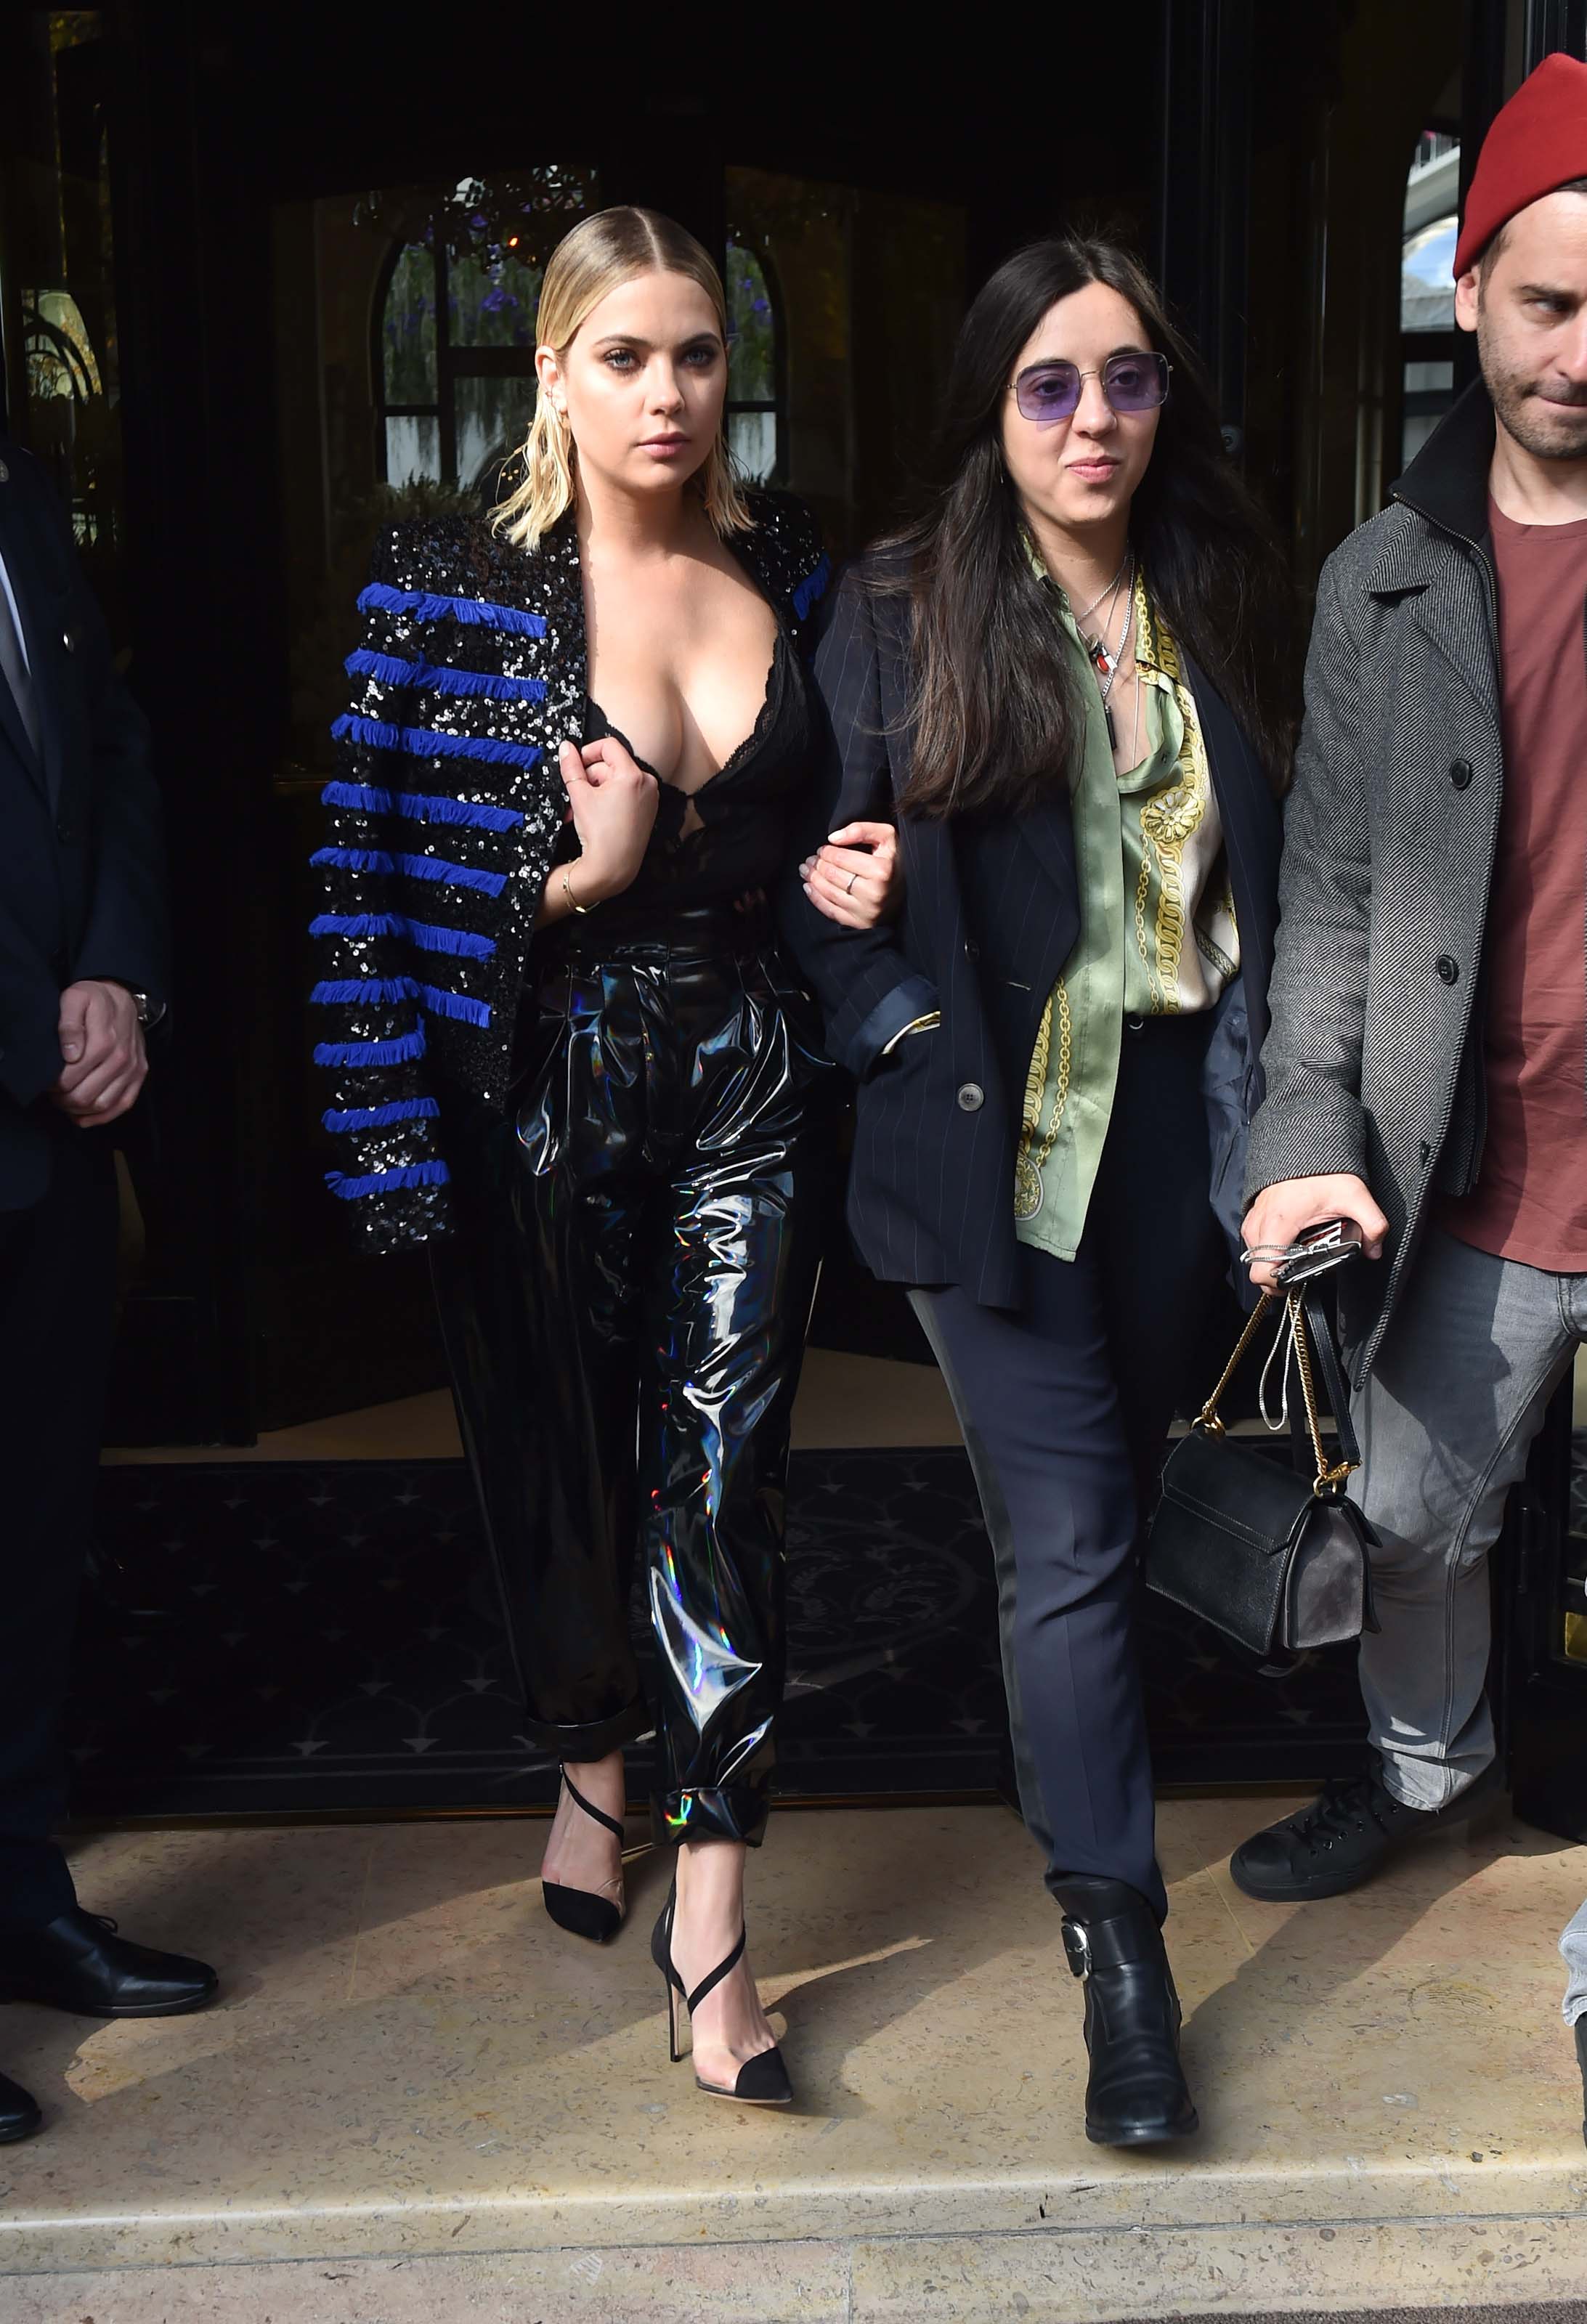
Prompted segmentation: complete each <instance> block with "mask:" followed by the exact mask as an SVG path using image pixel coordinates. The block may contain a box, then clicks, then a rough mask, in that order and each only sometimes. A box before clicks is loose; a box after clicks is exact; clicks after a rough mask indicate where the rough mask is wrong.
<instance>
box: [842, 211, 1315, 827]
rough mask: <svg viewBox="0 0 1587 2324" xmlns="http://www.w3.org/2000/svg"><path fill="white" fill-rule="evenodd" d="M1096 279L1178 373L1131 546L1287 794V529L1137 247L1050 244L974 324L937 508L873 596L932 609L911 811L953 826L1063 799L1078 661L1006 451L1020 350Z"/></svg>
mask: <svg viewBox="0 0 1587 2324" xmlns="http://www.w3.org/2000/svg"><path fill="white" fill-rule="evenodd" d="M1088 282H1103V283H1106V284H1107V286H1108V287H1109V289H1110V290H1113V291H1118V293H1119V295H1120V296H1121V298H1123V299H1126V300H1128V301H1129V302H1130V306H1131V307H1133V308H1134V309H1135V311H1136V313H1137V314H1138V315H1139V316H1140V320H1141V323H1142V325H1143V326H1144V328H1145V331H1146V336H1147V338H1148V340H1149V344H1150V345H1151V346H1153V347H1154V348H1155V349H1157V350H1158V353H1159V354H1162V355H1167V357H1168V359H1169V361H1170V363H1171V364H1173V366H1174V369H1173V376H1172V384H1171V390H1170V393H1169V396H1168V401H1167V403H1166V404H1165V405H1164V407H1163V414H1162V418H1161V420H1160V421H1159V422H1158V434H1157V439H1156V443H1155V446H1154V447H1153V451H1152V457H1151V461H1150V464H1149V466H1148V468H1147V471H1146V474H1145V475H1143V476H1142V478H1141V480H1140V485H1139V486H1138V488H1137V490H1136V493H1135V501H1134V505H1133V508H1132V510H1131V512H1130V535H1131V539H1132V540H1133V543H1134V546H1135V549H1136V550H1137V552H1138V554H1139V555H1140V558H1141V561H1142V563H1143V565H1144V567H1145V570H1146V575H1147V578H1148V583H1149V587H1150V589H1151V593H1152V596H1153V600H1154V602H1155V604H1157V606H1158V609H1159V610H1160V612H1161V613H1162V615H1163V618H1164V620H1165V621H1166V622H1167V627H1168V629H1169V631H1170V632H1171V633H1172V634H1173V636H1174V637H1175V638H1176V640H1177V641H1179V642H1180V643H1181V644H1183V645H1184V646H1185V647H1186V649H1187V650H1189V652H1190V653H1191V654H1193V655H1194V656H1195V659H1196V661H1197V662H1198V663H1199V664H1200V666H1201V668H1202V669H1204V670H1205V671H1206V673H1207V675H1208V677H1209V678H1211V679H1212V680H1213V683H1214V684H1215V685H1216V687H1218V690H1219V692H1220V693H1221V694H1222V695H1223V698H1224V700H1225V701H1226V702H1227V703H1228V705H1229V706H1230V708H1231V709H1232V711H1233V713H1234V715H1235V716H1236V717H1237V718H1238V719H1239V721H1240V723H1241V726H1242V727H1243V729H1244V731H1245V733H1246V735H1247V737H1248V739H1249V740H1250V743H1251V745H1252V747H1253V748H1254V749H1255V750H1256V752H1258V754H1259V757H1260V758H1261V760H1262V761H1263V763H1264V765H1265V766H1266V768H1267V770H1268V773H1269V779H1270V780H1271V782H1272V784H1273V787H1274V788H1275V789H1276V790H1282V789H1283V788H1284V786H1285V784H1286V782H1287V779H1288V772H1289V759H1290V752H1291V748H1292V745H1293V740H1294V730H1295V713H1296V701H1295V696H1296V659H1297V630H1296V620H1295V613H1294V590H1293V586H1292V584H1291V582H1290V578H1289V574H1288V571H1287V567H1286V566H1285V563H1284V560H1283V558H1282V556H1281V555H1280V553H1279V550H1278V545H1277V542H1276V540H1275V539H1274V536H1273V533H1272V530H1271V529H1270V527H1269V523H1268V521H1267V520H1266V518H1265V517H1264V516H1263V514H1262V512H1261V511H1260V509H1259V506H1258V504H1257V503H1256V501H1255V499H1254V498H1253V497H1252V495H1251V493H1250V492H1249V491H1248V490H1247V488H1246V486H1245V484H1244V483H1243V481H1242V480H1241V475H1240V474H1239V471H1238V470H1237V469H1236V467H1235V466H1234V464H1233V462H1232V460H1231V458H1230V457H1229V455H1228V453H1227V452H1226V451H1225V449H1224V447H1223V435H1222V432H1221V430H1220V428H1219V424H1218V418H1217V411H1216V407H1215V405H1214V403H1213V394H1212V390H1211V388H1210V386H1209V384H1208V382H1207V380H1206V377H1205V374H1204V373H1203V371H1202V368H1201V365H1200V364H1199V363H1198V362H1197V360H1196V358H1195V355H1194V354H1193V352H1192V350H1191V348H1190V346H1189V345H1188V344H1187V343H1186V340H1185V339H1184V338H1183V337H1181V335H1180V334H1179V332H1177V331H1176V329H1175V327H1174V326H1173V324H1172V323H1171V322H1170V321H1169V319H1168V318H1167V314H1166V313H1165V311H1164V309H1163V302H1162V300H1161V298H1160V297H1159V295H1158V291H1157V290H1156V288H1155V286H1154V285H1153V283H1152V281H1150V278H1149V276H1148V275H1147V273H1146V272H1145V271H1144V270H1143V269H1142V267H1141V266H1140V264H1139V263H1138V262H1137V261H1136V260H1135V259H1134V258H1132V257H1131V256H1130V253H1129V252H1128V251H1127V250H1125V249H1123V248H1122V247H1121V245H1119V244H1116V243H1113V242H1111V241H1107V240H1104V239H1101V238H1096V237H1092V236H1087V235H1055V236H1053V237H1051V238H1050V239H1048V240H1047V241H1043V242H1034V243H1031V244H1029V246H1028V247H1027V248H1025V249H1024V250H1020V251H1017V252H1016V253H1015V254H1014V256H1013V257H1012V258H1010V259H1008V260H1007V261H1006V262H1005V263H1004V264H1002V265H1001V266H1000V267H999V268H998V270H997V272H996V273H995V274H994V275H993V276H992V279H991V281H989V282H988V283H987V284H986V285H985V287H984V289H983V291H981V292H980V293H979V294H978V296H977V297H976V299H975V300H974V302H973V305H972V307H971V309H970V311H969V313H968V314H967V315H966V317H965V318H964V327H963V328H962V329H961V331H960V333H959V339H958V345H957V346H956V348H955V353H954V362H953V369H952V372H951V374H950V376H949V381H948V391H947V400H946V409H945V411H944V414H943V418H942V421H941V425H940V427H939V429H938V432H937V446H936V457H935V463H934V465H935V469H936V475H935V480H934V489H933V492H932V495H931V498H930V501H929V503H928V504H927V509H926V512H925V513H924V514H923V515H922V516H921V517H919V518H918V520H917V521H915V522H914V523H913V524H911V525H909V527H907V528H906V530H903V531H902V532H900V533H898V534H896V535H894V536H893V538H892V539H890V540H888V541H884V542H883V543H881V546H880V548H879V549H878V550H877V551H876V552H874V555H873V559H872V561H871V563H870V565H869V567H868V570H869V574H870V578H871V586H872V587H873V588H875V589H878V590H880V591H885V592H889V593H894V592H897V591H898V590H900V589H907V590H908V592H909V595H910V597H911V599H912V602H913V639H914V652H913V657H912V659H913V665H914V677H913V694H912V701H911V720H910V725H911V770H910V775H909V783H908V786H907V788H906V789H905V791H904V793H903V795H902V798H901V799H900V805H901V806H902V807H903V808H904V809H905V810H906V812H908V813H909V814H913V815H918V816H947V815H955V814H964V813H973V812H977V811H985V810H988V809H992V810H996V811H1002V812H1013V811H1017V810H1019V809H1020V808H1021V807H1030V806H1033V805H1034V804H1036V802H1037V801H1038V799H1039V798H1044V797H1046V798H1050V797H1051V795H1052V785H1053V779H1054V776H1055V774H1056V773H1058V772H1059V771H1060V770H1066V769H1067V768H1068V767H1069V765H1070V764H1071V761H1072V756H1073V754H1074V752H1075V749H1076V747H1077V743H1078V738H1079V735H1080V733H1081V731H1082V722H1083V716H1084V713H1083V710H1082V706H1081V704H1080V701H1079V699H1078V697H1077V696H1076V693H1075V680H1074V678H1073V675H1072V664H1071V659H1070V655H1069V653H1068V650H1066V646H1065V643H1064V639H1063V635H1062V632H1060V630H1059V627H1058V624H1057V623H1056V622H1055V621H1054V619H1053V614H1052V607H1051V605H1050V604H1049V603H1048V602H1047V595H1046V592H1045V590H1044V588H1043V586H1042V584H1041V582H1040V580H1039V578H1038V576H1037V575H1036V574H1035V573H1034V572H1033V571H1032V569H1031V566H1030V561H1029V558H1028V557H1027V555H1026V554H1025V550H1024V547H1023V543H1022V541H1021V538H1020V534H1021V524H1022V520H1021V516H1020V504H1019V500H1018V496H1017V494H1016V492H1015V489H1014V485H1013V484H1012V482H1011V480H1010V476H1009V474H1008V471H1007V469H1006V467H1005V466H1004V462H1003V454H1002V408H1003V399H1004V396H1005V394H1006V392H1007V389H1008V384H1009V381H1010V378H1011V377H1012V375H1013V369H1014V364H1015V361H1016V359H1017V357H1018V355H1019V354H1020V349H1021V348H1022V347H1023V346H1025V344H1026V343H1027V341H1028V340H1029V337H1030V336H1031V334H1032V333H1033V332H1034V331H1035V329H1036V327H1037V326H1038V323H1039V322H1040V321H1041V318H1042V317H1043V316H1044V315H1045V314H1046V313H1047V309H1049V308H1050V307H1052V306H1055V305H1056V302H1057V301H1058V300H1060V299H1066V298H1067V297H1068V296H1069V294H1070V293H1071V292H1072V291H1080V290H1083V289H1084V287H1085V285H1086V284H1087V283H1088Z"/></svg>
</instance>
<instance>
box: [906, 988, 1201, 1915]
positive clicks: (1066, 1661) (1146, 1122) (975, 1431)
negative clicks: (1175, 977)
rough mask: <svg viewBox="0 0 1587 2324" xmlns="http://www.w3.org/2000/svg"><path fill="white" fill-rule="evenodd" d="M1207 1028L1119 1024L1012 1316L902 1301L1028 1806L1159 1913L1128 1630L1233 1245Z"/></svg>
mask: <svg viewBox="0 0 1587 2324" xmlns="http://www.w3.org/2000/svg"><path fill="white" fill-rule="evenodd" d="M1206 1032H1207V1020H1206V1019H1204V1018H1199V1017H1197V1018H1149V1019H1144V1020H1143V1019H1131V1020H1130V1022H1129V1024H1128V1025H1127V1027H1126V1030H1125V1034H1124V1044H1123V1055H1122V1058H1121V1064H1120V1069H1119V1085H1118V1090H1117V1093H1116V1094H1115V1098H1114V1102H1113V1112H1112V1122H1111V1126H1110V1129H1109V1133H1108V1139H1107V1143H1106V1146H1105V1147H1104V1149H1103V1157H1102V1165H1101V1168H1100V1170H1099V1172H1098V1176H1097V1183H1096V1188H1095V1192H1094V1194H1093V1198H1092V1203H1091V1207H1090V1209H1089V1212H1088V1213H1087V1216H1086V1223H1085V1231H1084V1235H1083V1237H1082V1240H1081V1243H1080V1248H1079V1250H1077V1252H1076V1253H1075V1258H1074V1259H1073V1260H1066V1259H1054V1258H1051V1257H1049V1256H1048V1255H1047V1253H1046V1252H1045V1251H1039V1250H1033V1249H1031V1248H1029V1246H1028V1247H1027V1248H1026V1250H1025V1252H1024V1259H1025V1268H1026V1296H1025V1303H1024V1305H1023V1306H1022V1308H1020V1310H1019V1311H1010V1310H1009V1309H1006V1308H994V1307H982V1306H979V1305H977V1304H976V1302H975V1301H974V1300H973V1299H972V1298H970V1297H969V1296H968V1295H967V1294H966V1293H964V1291H962V1290H960V1289H959V1288H958V1287H957V1286H925V1287H922V1288H920V1289H918V1290H915V1291H912V1292H911V1293H910V1295H909V1296H910V1300H911V1303H912V1305H914V1308H915V1312H916V1314H918V1317H919V1319H920V1322H921V1323H922V1325H923V1327H924V1329H925V1332H926V1335H927V1339H928V1340H929V1341H930V1342H931V1345H932V1349H933V1351H934V1352H935V1354H936V1356H937V1361H938V1363H939V1364H940V1365H941V1367H942V1370H943V1376H944V1379H946V1383H947V1387H948V1390H949V1393H950V1394H951V1396H952V1397H953V1400H954V1405H955V1409H956V1411H957V1413H958V1416H959V1423H960V1425H961V1427H962V1428H963V1430H964V1443H965V1447H966V1449H967V1451H968V1452H969V1454H970V1459H971V1462H972V1465H973V1469H974V1471H975V1480H976V1484H977V1487H978V1489H979V1491H980V1494H981V1503H982V1509H983V1515H984V1517H985V1519H986V1529H987V1533H988V1535H990V1537H991V1541H992V1554H993V1557H994V1560H995V1562H996V1568H997V1580H998V1607H999V1629H1000V1637H1001V1651H1002V1664H1003V1678H1004V1683H1005V1685H1006V1687H1007V1690H1008V1697H1009V1723H1010V1732H1011V1735H1012V1738H1013V1747H1014V1765H1015V1770H1016V1774H1017V1775H1018V1778H1019V1784H1020V1807H1021V1810H1022V1812H1023V1814H1024V1817H1025V1821H1026V1824H1027V1826H1028V1828H1029V1831H1030V1833H1031V1835H1032V1837H1033V1838H1034V1839H1035V1840H1036V1841H1037V1843H1038V1846H1039V1847H1040V1848H1041V1849H1042V1851H1043V1853H1044V1854H1045V1856H1046V1857H1047V1886H1048V1887H1049V1888H1050V1889H1051V1890H1052V1891H1053V1893H1054V1894H1055V1895H1058V1896H1059V1897H1060V1901H1061V1896H1062V1890H1063V1886H1064V1881H1065V1877H1066V1876H1068V1875H1074V1874H1085V1875H1101V1876H1103V1877H1106V1878H1109V1879H1115V1880H1123V1881H1127V1882H1128V1883H1129V1885H1130V1887H1131V1888H1134V1889H1135V1890H1137V1891H1138V1892H1139V1894H1140V1895H1142V1896H1144V1897H1145V1898H1146V1899H1147V1901H1148V1903H1149V1904H1150V1905H1151V1906H1152V1909H1153V1910H1154V1911H1155V1912H1156V1913H1157V1914H1158V1918H1159V1919H1161V1918H1163V1917H1165V1916H1166V1914H1167V1895H1166V1893H1165V1891H1164V1887H1163V1881H1162V1875H1161V1873H1160V1872H1159V1871H1158V1862H1157V1849H1156V1844H1155V1837H1154V1814H1153V1802H1152V1777H1151V1761H1150V1756H1149V1750H1148V1747H1147V1734H1146V1718H1145V1711H1144V1705H1143V1702H1142V1699H1141V1690H1140V1671H1139V1668H1138V1666H1137V1662H1136V1655H1135V1648H1134V1641H1133V1637H1132V1608H1133V1603H1134V1598H1135V1591H1136V1586H1137V1582H1136V1577H1137V1566H1138V1559H1139V1552H1140V1527H1141V1521H1142V1517H1143V1516H1144V1514H1145V1513H1146V1511H1147V1509H1148V1508H1149V1504H1150V1502H1151V1500H1152V1499H1154V1498H1155V1493H1156V1484H1157V1477H1158V1471H1159V1470H1160V1467H1161V1462H1162V1453H1163V1447H1164V1442H1165V1439H1166V1437H1167V1430H1168V1425H1169V1423H1170V1421H1171V1420H1172V1418H1173V1416H1174V1413H1175V1410H1176V1406H1179V1405H1180V1404H1181V1401H1182V1399H1183V1398H1184V1397H1186V1394H1187V1392H1190V1391H1191V1390H1192V1388H1193V1386H1198V1385H1199V1383H1197V1382H1193V1379H1192V1375H1193V1373H1194V1371H1195V1368H1196V1361H1197V1358H1198V1355H1199V1354H1200V1352H1201V1351H1202V1349H1203V1348H1204V1345H1205V1343H1206V1331H1205V1327H1206V1323H1207V1319H1208V1316H1209V1313H1210V1312H1217V1311H1218V1310H1219V1309H1220V1308H1221V1305H1222V1302H1221V1299H1220V1295H1219V1285H1220V1282H1221V1280H1222V1278H1223V1276H1224V1274H1225V1272H1226V1269H1227V1266H1228V1248H1227V1245H1226V1243H1225V1241H1224V1239H1223V1232H1222V1230H1221V1229H1220V1227H1219V1226H1218V1223H1217V1221H1216V1220H1215V1218H1214V1217H1213V1213H1212V1210H1211V1208H1210V1207H1209V1203H1208V1179H1209V1165H1208V1148H1207V1128H1206V1114H1205V1110H1204V1103H1203V1100H1202V1096H1201V1085H1200V1083H1201V1068H1202V1061H1203V1056H1204V1050H1205V1046H1206Z"/></svg>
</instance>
